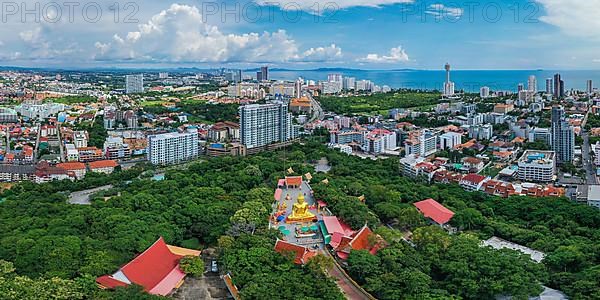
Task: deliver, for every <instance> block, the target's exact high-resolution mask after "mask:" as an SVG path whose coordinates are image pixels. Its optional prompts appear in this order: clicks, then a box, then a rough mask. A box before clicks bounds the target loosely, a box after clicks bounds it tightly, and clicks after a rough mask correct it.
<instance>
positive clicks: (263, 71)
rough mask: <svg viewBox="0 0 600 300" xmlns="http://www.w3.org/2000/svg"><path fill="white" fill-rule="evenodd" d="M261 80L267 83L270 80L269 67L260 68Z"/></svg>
mask: <svg viewBox="0 0 600 300" xmlns="http://www.w3.org/2000/svg"><path fill="white" fill-rule="evenodd" d="M260 74H261V76H260V80H264V81H267V80H269V67H267V66H264V67H261V68H260Z"/></svg>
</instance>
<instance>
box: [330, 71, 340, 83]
mask: <svg viewBox="0 0 600 300" xmlns="http://www.w3.org/2000/svg"><path fill="white" fill-rule="evenodd" d="M327 81H329V82H342V74H337V73H334V74H328V75H327Z"/></svg>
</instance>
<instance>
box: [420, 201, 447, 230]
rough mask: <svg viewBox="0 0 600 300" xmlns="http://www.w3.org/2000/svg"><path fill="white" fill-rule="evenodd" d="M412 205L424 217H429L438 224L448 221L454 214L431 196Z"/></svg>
mask: <svg viewBox="0 0 600 300" xmlns="http://www.w3.org/2000/svg"><path fill="white" fill-rule="evenodd" d="M414 205H415V206H416V207H417V209H419V211H420V212H421V213H422V214H423V215H424V216H425V217H426V218H430V219H432V220H433V221H434V222H436V223H438V224H440V225H442V224H446V223H448V221H450V219H452V216H454V212H452V211H451V210H449V209H447V208H446V207H444V206H443V205H441V204H440V203H438V202H437V201H435V200H433V199H431V198H430V199H427V200H423V201H419V202H416V203H414Z"/></svg>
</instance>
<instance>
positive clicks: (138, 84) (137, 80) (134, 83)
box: [125, 74, 144, 94]
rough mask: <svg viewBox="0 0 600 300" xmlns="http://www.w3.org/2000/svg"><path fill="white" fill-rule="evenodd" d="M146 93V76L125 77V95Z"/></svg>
mask: <svg viewBox="0 0 600 300" xmlns="http://www.w3.org/2000/svg"><path fill="white" fill-rule="evenodd" d="M143 92H144V75H143V74H137V75H126V76H125V93H127V94H139V93H143Z"/></svg>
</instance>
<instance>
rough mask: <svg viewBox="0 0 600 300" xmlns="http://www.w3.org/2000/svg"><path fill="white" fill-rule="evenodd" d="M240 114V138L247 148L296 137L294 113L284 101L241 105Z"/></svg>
mask: <svg viewBox="0 0 600 300" xmlns="http://www.w3.org/2000/svg"><path fill="white" fill-rule="evenodd" d="M239 115H240V140H241V143H242V145H244V146H246V148H247V149H251V148H255V147H261V146H266V145H269V144H272V143H278V142H285V141H288V140H291V139H293V138H294V137H295V130H294V127H293V125H292V114H291V113H289V112H288V106H287V104H285V103H283V102H280V101H277V102H272V103H268V104H250V105H244V106H240V108H239Z"/></svg>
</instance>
